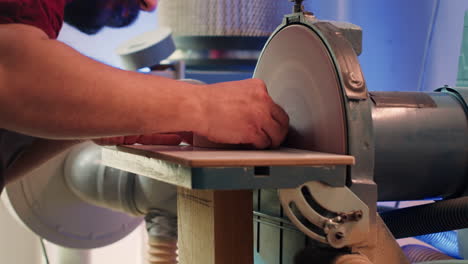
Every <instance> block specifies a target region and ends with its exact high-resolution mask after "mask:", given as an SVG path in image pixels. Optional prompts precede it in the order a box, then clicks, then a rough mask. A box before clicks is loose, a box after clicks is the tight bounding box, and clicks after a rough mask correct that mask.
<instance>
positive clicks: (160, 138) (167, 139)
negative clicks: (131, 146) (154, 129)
mask: <svg viewBox="0 0 468 264" xmlns="http://www.w3.org/2000/svg"><path fill="white" fill-rule="evenodd" d="M181 142H182V137H181V136H179V135H177V134H152V135H142V136H140V137H139V138H138V140H137V142H136V143H139V144H142V145H179V144H180V143H181Z"/></svg>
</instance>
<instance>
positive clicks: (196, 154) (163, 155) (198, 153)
mask: <svg viewBox="0 0 468 264" xmlns="http://www.w3.org/2000/svg"><path fill="white" fill-rule="evenodd" d="M117 149H118V150H121V151H125V152H130V153H134V154H138V155H144V156H146V157H150V158H155V159H160V160H164V161H170V162H174V163H177V164H180V165H184V166H188V167H251V166H329V165H354V163H355V160H354V157H353V156H347V155H336V154H330V153H321V152H313V151H307V150H299V149H291V148H280V149H273V150H218V149H208V148H196V147H191V146H123V147H118V148H117Z"/></svg>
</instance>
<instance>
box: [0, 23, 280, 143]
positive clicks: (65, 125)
mask: <svg viewBox="0 0 468 264" xmlns="http://www.w3.org/2000/svg"><path fill="white" fill-rule="evenodd" d="M0 36H1V37H0V127H2V128H6V129H9V130H13V131H18V132H21V133H25V134H29V135H34V136H37V137H43V138H48V139H83V138H100V137H109V136H116V135H138V134H151V133H162V132H177V131H193V132H195V133H197V134H200V135H203V136H205V137H207V138H208V139H210V140H212V141H215V142H220V143H231V144H241V143H242V144H253V145H254V146H256V147H258V148H265V147H269V146H278V145H279V144H280V142H281V140H282V139H283V138H284V136H285V134H286V132H287V126H288V117H287V115H286V114H285V113H284V111H283V110H282V109H281V108H280V107H279V106H277V105H276V104H275V103H274V102H273V101H272V100H271V98H270V97H269V96H268V94H267V92H266V89H265V86H264V84H263V82H261V81H259V80H246V81H241V82H232V83H222V84H217V85H207V86H200V85H192V84H187V83H184V82H179V81H175V80H170V79H165V78H161V77H157V76H151V75H144V74H139V73H135V72H128V71H122V70H118V69H115V68H112V67H109V66H106V65H104V64H101V63H99V62H96V61H93V60H92V59H89V58H87V57H85V56H83V55H81V54H79V53H78V52H76V51H74V50H73V49H71V48H70V47H68V46H66V45H65V44H63V43H61V42H59V41H55V40H50V39H48V38H47V36H46V35H45V34H44V33H43V32H42V31H41V30H39V29H37V28H35V27H32V26H26V25H17V24H9V25H0Z"/></svg>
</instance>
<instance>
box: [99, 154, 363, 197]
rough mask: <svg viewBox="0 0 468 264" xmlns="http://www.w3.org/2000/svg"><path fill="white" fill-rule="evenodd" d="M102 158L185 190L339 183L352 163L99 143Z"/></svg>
mask: <svg viewBox="0 0 468 264" xmlns="http://www.w3.org/2000/svg"><path fill="white" fill-rule="evenodd" d="M102 161H103V163H104V164H105V165H107V166H110V167H114V168H117V169H121V170H125V171H129V172H133V173H136V174H140V175H144V176H147V177H150V178H153V179H157V180H160V181H164V182H167V183H170V184H173V185H177V186H180V187H185V188H188V189H211V190H229V189H231V190H232V189H236V190H240V189H250V190H252V189H263V188H293V187H297V186H298V185H300V184H302V183H304V182H308V181H312V180H318V181H324V182H327V183H329V184H331V185H335V186H336V185H343V184H344V181H345V171H346V167H347V166H348V165H353V164H354V157H352V156H346V155H336V154H330V153H320V152H313V151H305V150H298V149H290V148H281V149H274V150H217V149H207V148H195V147H190V146H122V147H110V148H104V149H103V151H102ZM265 176H268V177H265Z"/></svg>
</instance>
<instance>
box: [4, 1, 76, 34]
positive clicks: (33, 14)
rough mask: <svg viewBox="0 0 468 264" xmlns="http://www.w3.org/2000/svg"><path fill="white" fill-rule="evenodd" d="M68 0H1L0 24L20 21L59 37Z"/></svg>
mask: <svg viewBox="0 0 468 264" xmlns="http://www.w3.org/2000/svg"><path fill="white" fill-rule="evenodd" d="M66 2H67V0H0V24H8V23H20V24H28V25H32V26H36V27H38V28H40V29H42V30H43V31H44V32H45V33H46V34H47V35H48V36H49V37H50V38H54V39H55V38H57V36H58V33H59V31H60V28H61V27H62V23H63V14H64V9H65V4H66Z"/></svg>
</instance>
